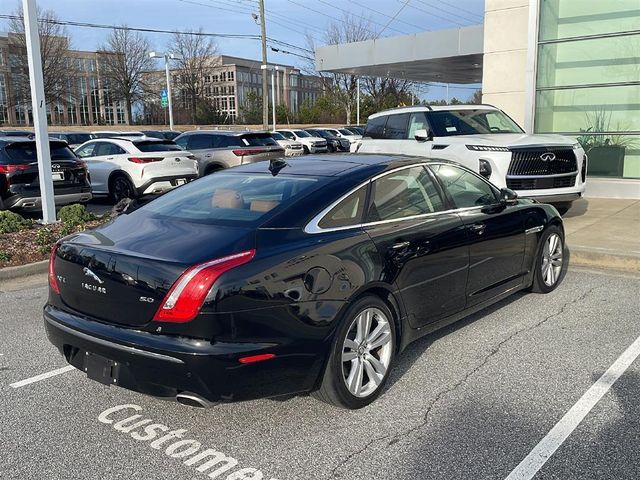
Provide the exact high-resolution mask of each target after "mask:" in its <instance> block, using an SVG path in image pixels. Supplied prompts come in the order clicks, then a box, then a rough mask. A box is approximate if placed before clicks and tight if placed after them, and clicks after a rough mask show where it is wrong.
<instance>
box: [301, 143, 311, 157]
mask: <svg viewBox="0 0 640 480" xmlns="http://www.w3.org/2000/svg"><path fill="white" fill-rule="evenodd" d="M302 150H303V151H304V154H305V155H309V153H311V152H309V147H307V146H306V145H303V146H302Z"/></svg>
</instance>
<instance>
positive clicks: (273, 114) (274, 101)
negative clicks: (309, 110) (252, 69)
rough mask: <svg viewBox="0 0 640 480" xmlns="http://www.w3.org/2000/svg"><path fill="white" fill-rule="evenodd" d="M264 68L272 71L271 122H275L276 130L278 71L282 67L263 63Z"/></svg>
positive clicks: (274, 127) (262, 67) (274, 128)
mask: <svg viewBox="0 0 640 480" xmlns="http://www.w3.org/2000/svg"><path fill="white" fill-rule="evenodd" d="M260 68H261V69H262V70H265V74H266V70H269V71H270V72H271V105H272V109H271V110H272V111H271V123H273V131H274V132H275V130H276V78H275V76H276V71H277V70H280V67H278V66H273V65H261V66H260Z"/></svg>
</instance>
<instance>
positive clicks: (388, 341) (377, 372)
mask: <svg viewBox="0 0 640 480" xmlns="http://www.w3.org/2000/svg"><path fill="white" fill-rule="evenodd" d="M391 333H392V332H391V325H390V323H389V320H388V319H387V317H386V315H385V314H384V312H382V311H381V310H380V309H378V308H366V309H364V310H363V311H362V312H360V313H359V314H358V315H357V316H356V317H355V318H354V320H353V321H352V322H351V325H350V326H349V329H348V330H347V336H346V338H345V340H344V342H343V346H342V372H343V378H344V382H345V385H346V386H347V389H348V390H349V392H350V393H351V394H352V395H354V396H356V397H360V398H363V397H367V396H369V395H371V394H372V393H373V392H375V391H376V390H377V389H378V387H379V386H380V385H381V384H382V382H383V381H384V378H385V376H386V374H387V371H388V369H389V364H390V363H391V354H392V351H393V342H392V339H393V337H392V334H391Z"/></svg>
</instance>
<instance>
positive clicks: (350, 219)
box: [318, 185, 368, 228]
mask: <svg viewBox="0 0 640 480" xmlns="http://www.w3.org/2000/svg"><path fill="white" fill-rule="evenodd" d="M367 187H368V185H365V186H363V187H360V188H359V189H358V190H356V191H355V192H353V193H352V194H351V195H349V196H348V197H346V198H345V199H344V200H342V201H341V202H339V203H338V204H337V205H336V206H335V207H333V208H332V209H331V210H330V211H329V212H328V213H327V214H326V215H325V216H324V217H323V218H322V220H320V222H318V226H319V227H320V228H336V227H348V226H351V225H358V224H360V223H362V214H363V212H364V204H365V202H366V200H367Z"/></svg>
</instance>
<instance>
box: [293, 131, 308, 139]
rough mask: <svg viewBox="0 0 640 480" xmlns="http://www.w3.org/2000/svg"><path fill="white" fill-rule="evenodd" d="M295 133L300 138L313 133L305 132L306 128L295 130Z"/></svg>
mask: <svg viewBox="0 0 640 480" xmlns="http://www.w3.org/2000/svg"><path fill="white" fill-rule="evenodd" d="M294 133H295V134H296V135H297V136H299V137H300V138H307V137H310V136H311V135H309V134H308V133H307V132H305V131H304V130H294Z"/></svg>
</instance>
